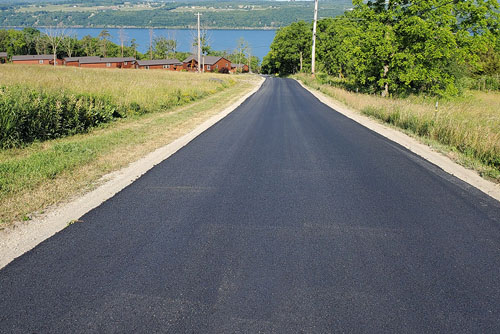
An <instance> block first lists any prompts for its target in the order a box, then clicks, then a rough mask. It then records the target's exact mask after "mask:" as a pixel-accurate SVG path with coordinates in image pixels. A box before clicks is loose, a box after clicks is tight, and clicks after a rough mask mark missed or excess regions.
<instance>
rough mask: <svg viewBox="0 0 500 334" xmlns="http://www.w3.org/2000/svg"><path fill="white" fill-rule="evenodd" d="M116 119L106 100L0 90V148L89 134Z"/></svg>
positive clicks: (20, 88)
mask: <svg viewBox="0 0 500 334" xmlns="http://www.w3.org/2000/svg"><path fill="white" fill-rule="evenodd" d="M114 117H119V112H118V108H117V107H116V106H115V105H114V104H113V103H112V101H111V99H110V98H108V97H106V96H96V95H91V94H73V93H69V92H65V91H60V92H51V91H45V90H41V89H34V88H30V87H26V86H22V85H15V86H1V87H0V148H10V147H16V146H21V145H23V144H27V143H31V142H33V141H36V140H40V141H42V140H47V139H54V138H59V137H63V136H67V135H72V134H76V133H82V132H86V131H88V130H89V129H90V128H92V127H95V126H97V125H99V124H101V123H106V122H109V121H111V120H112V119H113V118H114Z"/></svg>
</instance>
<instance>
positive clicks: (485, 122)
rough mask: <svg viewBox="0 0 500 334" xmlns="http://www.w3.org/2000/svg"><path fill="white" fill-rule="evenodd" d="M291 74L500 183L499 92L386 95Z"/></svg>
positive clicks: (308, 76)
mask: <svg viewBox="0 0 500 334" xmlns="http://www.w3.org/2000/svg"><path fill="white" fill-rule="evenodd" d="M293 77H294V78H295V79H298V80H300V81H302V82H303V83H304V84H305V85H307V86H309V87H311V88H314V89H317V90H319V91H321V92H322V93H324V94H326V95H328V96H331V97H333V98H334V99H336V100H338V101H340V102H342V103H344V104H345V105H347V106H348V107H351V108H352V109H354V110H356V111H358V112H360V113H362V114H364V115H367V116H370V117H373V118H376V119H378V120H380V121H382V122H384V123H387V124H390V125H392V126H394V127H396V128H398V129H400V130H403V131H404V132H405V133H407V134H409V135H411V136H412V137H415V138H418V139H420V140H421V141H423V142H424V143H426V144H427V145H429V146H432V147H433V148H434V149H436V150H438V151H440V152H442V153H444V154H446V155H447V156H449V157H450V158H452V159H453V160H454V161H456V162H457V163H459V164H461V165H463V166H465V167H467V168H470V169H474V170H476V171H477V172H479V174H480V175H481V176H482V177H484V178H486V179H489V180H491V181H494V182H497V183H500V93H498V92H478V91H470V92H467V93H466V95H465V96H463V97H459V98H455V99H452V100H442V101H436V100H435V99H434V98H426V97H423V96H411V97H408V98H404V99H403V98H401V99H387V98H382V97H379V96H375V95H367V94H358V93H354V92H349V91H346V90H344V89H341V88H337V87H333V86H330V85H326V84H321V83H319V82H318V81H317V80H316V79H314V78H312V77H311V76H310V75H305V74H299V75H295V76H293ZM436 102H438V108H437V109H436Z"/></svg>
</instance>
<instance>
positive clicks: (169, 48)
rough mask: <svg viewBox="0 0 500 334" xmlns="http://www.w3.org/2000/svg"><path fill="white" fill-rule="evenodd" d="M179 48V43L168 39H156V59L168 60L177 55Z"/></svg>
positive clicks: (154, 44) (154, 43)
mask: <svg viewBox="0 0 500 334" xmlns="http://www.w3.org/2000/svg"><path fill="white" fill-rule="evenodd" d="M176 48H177V41H175V40H173V39H168V38H167V37H163V36H160V37H155V39H154V41H153V49H154V54H155V58H159V59H166V58H168V57H169V56H170V55H171V54H173V53H175V49H176Z"/></svg>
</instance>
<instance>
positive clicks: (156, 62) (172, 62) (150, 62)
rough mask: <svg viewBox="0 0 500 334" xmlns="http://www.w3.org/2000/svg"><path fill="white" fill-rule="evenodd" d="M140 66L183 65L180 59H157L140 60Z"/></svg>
mask: <svg viewBox="0 0 500 334" xmlns="http://www.w3.org/2000/svg"><path fill="white" fill-rule="evenodd" d="M137 65H139V66H153V65H182V62H180V61H179V60H178V59H155V60H138V61H137Z"/></svg>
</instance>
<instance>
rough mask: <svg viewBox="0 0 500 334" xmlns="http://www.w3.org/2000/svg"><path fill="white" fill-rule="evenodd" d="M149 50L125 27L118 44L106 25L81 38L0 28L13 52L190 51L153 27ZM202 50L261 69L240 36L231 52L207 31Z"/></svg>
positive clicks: (2, 42) (161, 54) (164, 54)
mask: <svg viewBox="0 0 500 334" xmlns="http://www.w3.org/2000/svg"><path fill="white" fill-rule="evenodd" d="M149 35H150V39H149V45H148V50H147V52H145V53H141V52H139V51H137V47H138V44H137V41H136V40H135V39H129V38H128V37H127V34H126V31H125V30H124V29H120V30H119V33H118V39H119V41H120V42H119V44H116V43H113V42H112V41H111V40H110V39H111V34H110V33H109V31H108V30H106V29H103V30H101V32H100V33H99V35H98V36H97V37H92V36H90V35H87V36H84V37H83V38H81V39H78V38H77V37H76V36H73V35H71V33H68V31H66V30H65V29H63V28H47V29H46V30H45V31H44V32H42V31H40V30H38V29H35V28H24V29H22V30H14V29H9V30H5V29H2V30H0V51H6V52H7V53H8V54H9V56H12V55H41V54H51V55H53V54H55V56H56V58H59V59H62V58H64V57H82V56H100V57H134V58H136V59H142V60H145V59H167V58H176V59H178V60H180V61H183V60H184V59H186V58H187V57H188V56H189V55H191V52H184V51H179V50H177V41H176V40H175V39H174V38H169V37H165V36H154V33H153V30H152V29H151V30H150V34H149ZM192 46H193V49H195V48H196V47H197V39H196V38H194V40H193V42H192ZM201 46H202V48H201V49H202V54H203V55H208V56H220V57H225V58H227V59H228V60H230V61H231V62H233V63H244V64H248V63H249V61H250V63H251V68H252V70H253V71H254V72H256V71H258V69H259V58H258V57H255V56H250V47H249V45H248V42H246V41H245V40H244V39H240V40H239V41H238V43H237V47H236V48H235V50H233V51H232V52H227V51H217V50H213V49H212V47H211V46H210V38H209V36H208V33H207V32H206V31H204V32H203V34H202V38H201Z"/></svg>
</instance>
